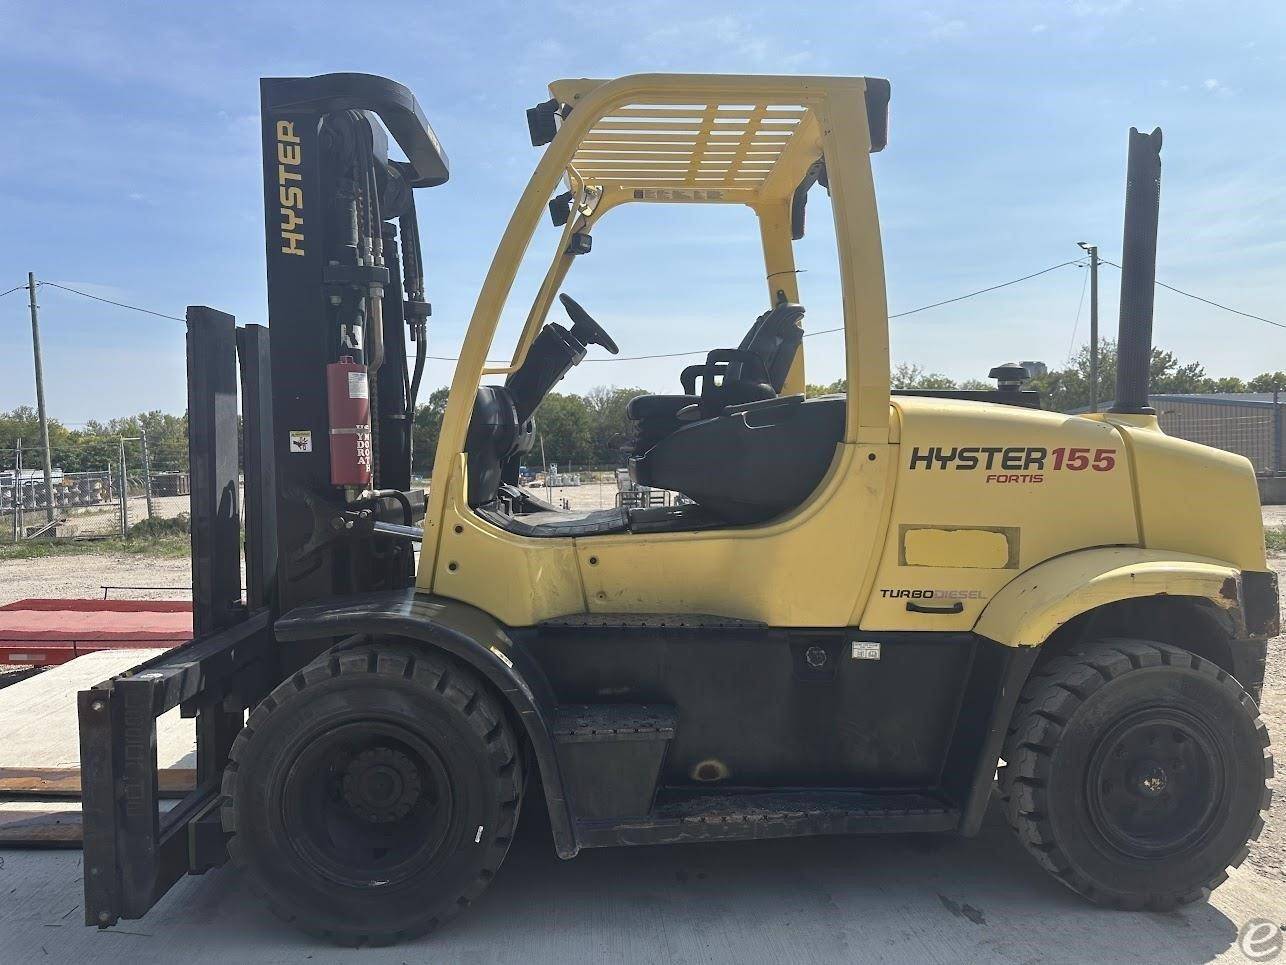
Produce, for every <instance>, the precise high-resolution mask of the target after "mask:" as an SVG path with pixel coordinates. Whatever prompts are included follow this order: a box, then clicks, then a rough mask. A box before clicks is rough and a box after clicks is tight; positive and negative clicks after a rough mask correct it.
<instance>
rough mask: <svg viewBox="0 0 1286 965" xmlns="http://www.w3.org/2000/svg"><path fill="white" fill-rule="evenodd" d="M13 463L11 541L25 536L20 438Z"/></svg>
mask: <svg viewBox="0 0 1286 965" xmlns="http://www.w3.org/2000/svg"><path fill="white" fill-rule="evenodd" d="M16 446H17V448H16V449H15V451H14V454H13V464H14V466H15V467H16V468H15V469H14V475H13V532H14V537H13V541H14V542H15V543H16V542H18V540H20V539H26V538H27V528H26V525H25V524H24V523H23V521H22V497H23V496H25V495H26V492H25V491H24V488H23V485H22V440H21V439H19V440H18V441H17V443H16Z"/></svg>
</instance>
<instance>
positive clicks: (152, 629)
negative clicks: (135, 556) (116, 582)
mask: <svg viewBox="0 0 1286 965" xmlns="http://www.w3.org/2000/svg"><path fill="white" fill-rule="evenodd" d="M191 639H192V604H191V603H190V602H187V601H184V600H19V601H18V602H16V603H10V604H8V605H7V606H0V664H24V665H25V664H33V665H36V666H52V665H54V664H60V663H66V662H67V661H68V660H71V659H72V658H74V657H78V656H80V655H81V654H83V653H90V652H92V651H94V650H121V649H126V648H131V647H144V648H156V647H176V646H178V645H179V644H180V643H183V642H184V641H187V640H191Z"/></svg>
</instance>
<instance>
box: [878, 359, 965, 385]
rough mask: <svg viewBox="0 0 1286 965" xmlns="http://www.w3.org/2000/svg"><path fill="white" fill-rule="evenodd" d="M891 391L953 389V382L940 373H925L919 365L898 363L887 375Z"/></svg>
mask: <svg viewBox="0 0 1286 965" xmlns="http://www.w3.org/2000/svg"><path fill="white" fill-rule="evenodd" d="M889 388H891V389H954V388H957V386H956V383H955V380H954V379H951V378H948V377H947V376H945V375H943V374H942V373H940V372H925V371H924V368H923V367H922V366H919V365H912V364H911V363H910V362H899V363H898V364H897V365H896V366H895V367H894V369H893V371H892V372H891V373H890V374H889Z"/></svg>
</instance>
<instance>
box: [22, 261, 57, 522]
mask: <svg viewBox="0 0 1286 965" xmlns="http://www.w3.org/2000/svg"><path fill="white" fill-rule="evenodd" d="M27 297H28V304H29V305H30V306H31V350H32V353H33V354H34V355H35V358H36V412H37V414H38V415H39V416H40V444H41V445H42V446H44V447H45V521H46V522H49V523H52V522H53V521H54V463H53V453H52V452H50V450H49V416H48V415H47V414H46V412H45V367H44V364H43V363H42V362H41V360H40V316H39V314H38V313H37V311H36V275H35V273H34V272H30V271H29V272H27Z"/></svg>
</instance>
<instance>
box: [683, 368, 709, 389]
mask: <svg viewBox="0 0 1286 965" xmlns="http://www.w3.org/2000/svg"><path fill="white" fill-rule="evenodd" d="M705 371H706V364H705V363H704V362H697V363H696V364H695V365H689V366H688V367H687V368H686V369H684V370H683V371H682V372H681V373H679V384H680V385H682V386H683V394H684V395H696V394H697V379H698V378H699V377H700V376H702V375H705Z"/></svg>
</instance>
